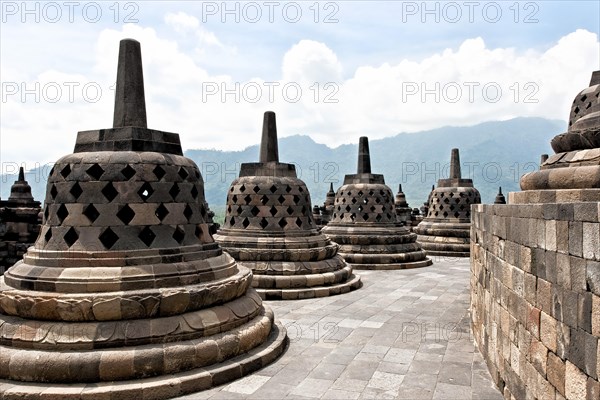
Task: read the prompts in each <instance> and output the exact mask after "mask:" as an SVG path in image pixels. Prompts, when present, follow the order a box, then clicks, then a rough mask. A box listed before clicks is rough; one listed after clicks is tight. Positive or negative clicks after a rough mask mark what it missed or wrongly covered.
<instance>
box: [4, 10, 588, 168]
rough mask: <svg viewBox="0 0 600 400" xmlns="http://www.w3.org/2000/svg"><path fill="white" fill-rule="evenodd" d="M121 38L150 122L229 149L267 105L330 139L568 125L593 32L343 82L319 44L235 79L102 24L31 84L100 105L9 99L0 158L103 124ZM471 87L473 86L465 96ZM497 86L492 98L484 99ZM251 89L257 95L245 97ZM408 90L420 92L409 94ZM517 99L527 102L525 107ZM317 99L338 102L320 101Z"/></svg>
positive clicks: (177, 19) (470, 46) (188, 139)
mask: <svg viewBox="0 0 600 400" xmlns="http://www.w3.org/2000/svg"><path fill="white" fill-rule="evenodd" d="M194 19H195V17H190V16H189V15H186V14H182V13H178V14H170V15H167V17H166V19H165V20H166V21H167V24H168V25H169V26H171V27H172V28H173V29H175V27H180V29H185V30H187V32H191V33H192V34H193V35H196V33H197V32H198V30H199V29H200V28H201V27H200V26H199V25H198V24H196V22H197V20H196V21H194ZM194 32H196V33H194ZM125 37H132V38H135V39H137V40H139V41H140V42H141V44H142V55H143V61H144V77H145V83H146V104H147V109H148V124H149V127H151V128H153V129H162V130H167V131H171V132H178V133H180V134H181V140H182V144H183V146H184V148H186V149H190V148H218V149H237V150H239V149H242V148H244V147H246V146H248V145H251V144H255V143H258V142H259V140H260V131H261V126H260V124H261V123H262V113H263V112H264V111H266V110H273V111H275V112H277V113H278V128H279V132H280V135H281V136H287V135H292V134H308V135H311V136H312V137H313V138H314V139H315V140H317V141H319V142H322V143H327V144H329V145H339V144H342V143H350V142H356V141H357V140H358V137H359V136H362V135H368V136H370V137H371V138H372V139H376V138H381V137H386V136H391V135H394V134H396V133H398V132H402V131H419V130H423V129H430V128H436V127H440V126H444V125H473V124H476V123H479V122H483V121H489V120H499V119H508V118H512V117H515V116H541V117H546V118H554V119H556V118H559V119H565V120H566V119H567V117H568V113H569V107H570V104H571V102H572V100H573V98H574V96H575V95H576V94H577V93H578V91H579V90H581V89H583V88H584V87H586V86H587V84H588V83H589V78H590V75H591V72H592V70H594V69H596V68H597V60H598V57H599V43H598V37H597V36H596V35H595V34H594V33H590V32H588V31H584V30H578V31H575V32H573V33H570V34H568V35H566V36H564V37H563V38H561V39H560V40H559V41H558V42H557V43H555V44H553V45H552V46H551V47H550V48H548V49H547V50H545V51H539V50H537V51H536V50H528V51H517V50H515V49H512V48H489V47H488V46H487V45H486V43H485V42H484V40H483V39H482V38H479V37H476V38H472V39H467V40H465V41H464V42H463V43H462V44H461V45H460V46H459V47H458V48H453V49H446V50H444V51H441V52H439V53H436V54H432V55H431V56H429V57H427V58H425V59H422V60H411V59H409V58H406V59H404V60H402V61H400V62H398V63H394V64H389V63H384V64H381V65H376V66H373V65H368V64H365V65H363V66H362V67H360V68H358V69H356V70H355V71H354V72H353V73H351V72H349V71H346V74H347V76H349V77H348V78H347V79H344V78H343V76H344V75H343V74H342V71H343V62H342V61H340V59H338V57H337V55H336V53H335V52H334V49H331V48H329V47H328V46H327V45H326V44H325V43H322V42H317V41H312V40H300V41H298V42H297V43H296V44H295V45H293V46H291V47H290V49H289V50H288V51H287V52H286V53H285V54H280V55H276V54H273V58H272V59H271V60H269V62H276V63H278V64H279V65H281V76H260V77H256V78H253V79H251V80H250V81H238V80H237V79H236V77H234V76H228V75H215V74H214V73H210V72H208V71H207V70H206V69H205V68H203V67H202V66H201V64H199V63H198V61H197V59H196V58H197V48H196V49H194V50H189V51H188V50H182V46H180V45H179V44H178V42H177V41H175V40H173V39H170V38H169V39H167V38H165V36H164V35H161V34H159V33H157V31H156V30H155V29H153V28H145V27H143V26H141V25H124V26H123V27H122V28H121V30H116V29H105V30H103V31H102V32H101V33H100V34H99V36H98V40H97V43H96V44H95V52H96V59H95V64H94V66H93V68H91V69H90V70H88V71H80V74H77V75H76V74H66V73H63V72H61V71H56V70H53V69H48V70H47V71H45V72H43V73H40V74H38V75H37V76H35V79H32V80H30V82H29V84H33V82H34V81H38V82H40V83H41V84H42V85H43V84H44V83H46V84H47V83H49V82H78V83H79V84H80V87H81V86H83V85H84V84H86V83H90V82H94V83H97V84H98V85H100V87H101V88H102V89H103V95H102V97H101V99H100V100H99V101H98V102H96V103H91V102H89V101H86V100H85V99H83V98H82V96H81V90H79V91H78V92H76V95H77V97H76V101H75V102H73V103H69V102H66V101H63V100H64V99H63V100H61V101H60V102H58V103H49V102H47V101H41V102H39V103H35V102H32V101H27V102H25V103H23V102H21V101H20V99H19V98H18V97H19V96H12V97H11V98H10V99H9V101H7V102H5V103H3V110H2V116H3V118H2V122H1V124H2V128H1V129H2V153H3V161H6V160H9V161H26V162H27V163H28V165H31V163H33V162H35V161H38V162H51V161H54V160H56V159H58V157H60V156H61V155H64V154H67V153H69V152H70V151H71V149H72V148H73V147H72V146H73V145H74V141H75V134H76V131H77V130H86V129H98V128H107V127H110V126H111V124H112V106H113V101H114V98H113V92H112V91H111V90H110V87H111V86H112V84H113V83H114V78H115V74H116V60H117V53H118V41H119V40H120V39H122V38H125ZM201 47H202V46H201ZM206 47H207V45H205V46H204V48H206ZM14 65H15V64H12V63H11V64H10V65H5V60H3V64H2V68H3V71H4V67H6V68H7V69H6V70H7V71H14V76H6V78H5V79H7V80H10V79H12V80H16V79H17V78H16V77H17V76H18V73H19V69H18V68H15V66H14ZM349 73H350V74H349ZM348 74H349V75H348ZM3 75H4V74H3ZM3 78H4V76H3ZM269 82H274V84H278V85H279V86H271V87H272V88H273V95H274V101H273V102H271V101H269V86H268V85H270V83H269ZM315 82H316V83H318V86H316V85H314V83H315ZM327 82H336V86H330V87H327V88H326V87H324V84H325V83H327ZM296 85H300V87H301V88H302V95H301V97H300V99H299V101H298V102H296V103H291V102H289V101H286V100H285V98H284V97H285V95H288V96H292V97H293V96H294V95H295V93H294V90H293V89H295V87H296ZM436 85H438V86H437V87H439V93H437V95H438V98H437V99H436V98H435V97H436V94H435V93H429V94H425V95H424V96H425V97H424V98H422V95H423V89H428V90H434V92H435V88H436ZM469 85H470V86H469ZM485 85H487V87H488V88H489V90H488V93H487V96H488V99H487V100H486V97H485V96H486V94H485V93H483V91H482V89H483V87H484V86H485ZM284 87H286V88H287V89H288V91H287V92H284V90H283V89H284ZM444 87H445V88H446V91H445V93H444ZM469 87H472V88H473V93H472V94H473V99H472V101H470V99H469ZM497 87H499V88H501V90H502V95H501V96H499V99H498V101H497V102H492V101H491V99H490V98H491V97H495V96H496V95H495V92H494V88H497ZM207 88H212V89H214V88H217V89H218V93H216V94H214V95H206V93H204V95H203V90H206V89H207ZM257 88H258V89H260V91H261V98H260V99H259V100H257V101H256V102H251V101H249V99H248V97H254V96H255V94H256V93H255V92H254V90H255V89H257ZM456 88H459V89H461V93H460V97H459V98H458V99H456V102H452V101H450V100H452V99H451V97H456V92H455V89H456ZM222 89H227V90H229V92H227V93H224V92H223V91H222ZM407 89H413V90H414V89H416V90H418V92H417V93H415V94H412V95H411V94H407V93H406V90H407ZM517 93H518V95H519V98H518V99H515V95H516V94H517ZM236 94H238V95H239V96H240V98H239V99H236ZM317 94H318V98H315V95H317ZM444 94H445V96H444ZM222 95H224V98H222ZM244 95H246V96H244ZM527 95H529V100H537V103H527V102H525V96H527ZM326 96H330V100H337V103H326V102H325V98H326ZM436 100H437V101H436ZM515 100H517V101H515ZM482 133H484V132H482ZM524 134H527V133H526V132H524ZM29 143H35V144H36V145H35V146H30V145H29Z"/></svg>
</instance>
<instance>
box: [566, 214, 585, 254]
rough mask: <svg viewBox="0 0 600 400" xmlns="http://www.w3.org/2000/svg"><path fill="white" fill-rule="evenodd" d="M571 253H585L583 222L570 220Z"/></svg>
mask: <svg viewBox="0 0 600 400" xmlns="http://www.w3.org/2000/svg"><path fill="white" fill-rule="evenodd" d="M569 254H571V255H573V256H576V257H581V256H582V254H583V223H582V222H581V221H569Z"/></svg>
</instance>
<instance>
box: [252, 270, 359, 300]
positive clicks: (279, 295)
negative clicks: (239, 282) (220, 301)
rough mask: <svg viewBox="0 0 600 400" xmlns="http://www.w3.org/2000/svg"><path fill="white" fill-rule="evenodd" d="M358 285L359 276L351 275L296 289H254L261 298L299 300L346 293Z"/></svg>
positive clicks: (357, 287)
mask: <svg viewBox="0 0 600 400" xmlns="http://www.w3.org/2000/svg"><path fill="white" fill-rule="evenodd" d="M360 287H362V282H361V280H360V276H357V275H351V276H350V278H349V279H348V280H347V281H346V282H343V283H339V284H335V285H331V286H317V287H308V288H298V289H261V288H254V289H255V290H256V291H257V292H258V294H259V296H260V298H261V299H263V300H300V299H312V298H315V297H327V296H334V295H337V294H342V293H348V292H350V291H352V290H356V289H359V288H360Z"/></svg>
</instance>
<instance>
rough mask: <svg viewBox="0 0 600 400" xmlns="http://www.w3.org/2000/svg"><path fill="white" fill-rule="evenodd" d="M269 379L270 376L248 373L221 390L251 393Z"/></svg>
mask: <svg viewBox="0 0 600 400" xmlns="http://www.w3.org/2000/svg"><path fill="white" fill-rule="evenodd" d="M269 379H271V377H270V376H263V375H248V376H245V377H243V378H242V379H239V380H237V381H234V382H232V383H230V384H228V385H227V386H225V388H223V390H224V391H227V392H233V393H240V394H252V393H254V392H256V391H257V390H258V389H259V388H261V387H262V386H263V385H264V384H265V383H267V381H268V380H269Z"/></svg>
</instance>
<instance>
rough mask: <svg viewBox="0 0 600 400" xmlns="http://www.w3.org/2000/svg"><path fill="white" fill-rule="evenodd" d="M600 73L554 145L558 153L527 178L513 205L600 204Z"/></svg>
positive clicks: (544, 158) (544, 159) (512, 196)
mask: <svg viewBox="0 0 600 400" xmlns="http://www.w3.org/2000/svg"><path fill="white" fill-rule="evenodd" d="M599 95H600V71H594V72H593V73H592V78H591V80H590V85H589V87H588V88H586V89H584V90H582V91H581V92H580V93H579V94H578V95H577V96H575V99H574V100H573V104H572V106H571V112H570V114H569V127H568V130H567V132H566V133H563V134H560V135H557V136H555V137H554V138H553V139H552V141H551V142H550V144H551V145H552V149H553V150H554V152H555V153H556V154H554V155H552V156H550V157H548V156H547V155H543V156H542V163H541V165H540V170H539V171H536V172H531V173H528V174H525V175H523V177H522V178H521V182H520V183H521V189H522V190H523V191H522V192H515V193H510V194H509V199H510V200H511V201H510V203H511V204H513V201H512V200H513V199H514V203H551V202H563V201H564V202H573V201H584V202H587V201H600V128H599V127H600V98H599Z"/></svg>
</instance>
